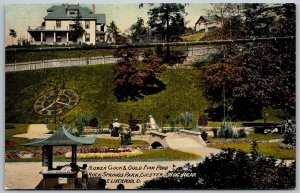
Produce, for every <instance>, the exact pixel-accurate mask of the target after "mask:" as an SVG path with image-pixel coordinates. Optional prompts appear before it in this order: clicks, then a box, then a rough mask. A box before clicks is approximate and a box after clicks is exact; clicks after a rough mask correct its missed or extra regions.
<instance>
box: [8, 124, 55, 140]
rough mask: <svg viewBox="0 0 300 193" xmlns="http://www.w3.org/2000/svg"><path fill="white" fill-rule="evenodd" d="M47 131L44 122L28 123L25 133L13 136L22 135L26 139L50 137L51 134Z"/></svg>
mask: <svg viewBox="0 0 300 193" xmlns="http://www.w3.org/2000/svg"><path fill="white" fill-rule="evenodd" d="M48 132H49V130H48V128H47V125H46V124H30V125H29V127H28V130H27V133H22V134H18V135H14V136H13V137H22V138H27V139H33V138H47V137H50V135H51V134H47V133H48Z"/></svg>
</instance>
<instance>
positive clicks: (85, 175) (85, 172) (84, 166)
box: [80, 164, 88, 189]
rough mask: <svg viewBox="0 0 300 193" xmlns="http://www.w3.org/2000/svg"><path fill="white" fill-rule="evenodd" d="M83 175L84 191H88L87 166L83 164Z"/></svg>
mask: <svg viewBox="0 0 300 193" xmlns="http://www.w3.org/2000/svg"><path fill="white" fill-rule="evenodd" d="M80 171H81V173H82V177H81V179H82V189H87V183H88V171H87V164H83V165H82V168H81V170H80Z"/></svg>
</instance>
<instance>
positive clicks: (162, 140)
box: [148, 129, 206, 149]
mask: <svg viewBox="0 0 300 193" xmlns="http://www.w3.org/2000/svg"><path fill="white" fill-rule="evenodd" d="M148 143H149V144H150V145H151V146H152V148H153V149H156V148H172V147H177V146H181V145H182V143H185V145H186V144H187V143H189V144H190V143H193V145H195V144H197V146H198V145H202V146H205V147H206V143H205V141H204V140H203V139H202V137H201V133H200V132H195V131H189V130H184V129H182V130H180V131H179V132H176V133H167V134H164V133H160V132H156V131H150V135H149V139H148Z"/></svg>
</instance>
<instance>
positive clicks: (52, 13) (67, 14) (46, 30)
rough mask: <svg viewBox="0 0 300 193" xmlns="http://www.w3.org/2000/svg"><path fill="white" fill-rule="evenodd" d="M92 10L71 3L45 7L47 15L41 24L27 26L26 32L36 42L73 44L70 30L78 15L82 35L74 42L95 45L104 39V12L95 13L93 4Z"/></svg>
mask: <svg viewBox="0 0 300 193" xmlns="http://www.w3.org/2000/svg"><path fill="white" fill-rule="evenodd" d="M92 7H93V8H92V10H91V9H89V8H87V7H81V6H79V4H78V5H73V4H62V5H55V6H52V7H50V8H49V9H47V13H48V14H47V15H46V16H45V17H44V22H42V25H41V26H38V27H30V26H28V30H27V31H28V33H29V34H30V35H31V36H32V38H33V39H34V41H35V43H36V44H47V45H55V44H58V45H61V44H73V43H74V42H73V41H72V40H71V37H70V32H71V30H72V27H73V26H74V24H75V20H76V17H77V16H78V15H79V16H80V19H78V17H77V19H78V20H79V22H80V23H81V26H82V27H83V29H84V30H85V33H84V35H83V36H82V37H79V38H78V39H77V42H75V43H86V44H89V45H95V44H96V43H100V42H103V41H104V39H105V28H106V27H105V23H106V18H105V14H96V13H95V5H93V6H92Z"/></svg>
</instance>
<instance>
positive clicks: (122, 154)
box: [65, 150, 143, 159]
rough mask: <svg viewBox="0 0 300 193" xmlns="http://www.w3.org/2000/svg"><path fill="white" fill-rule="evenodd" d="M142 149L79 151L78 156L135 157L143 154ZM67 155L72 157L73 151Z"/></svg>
mask: <svg viewBox="0 0 300 193" xmlns="http://www.w3.org/2000/svg"><path fill="white" fill-rule="evenodd" d="M142 154H143V152H142V151H141V150H134V151H123V152H122V151H121V152H118V153H116V152H101V153H78V154H77V157H78V158H80V159H103V158H124V157H135V156H139V155H142ZM65 157H67V158H69V157H71V152H68V153H66V154H65Z"/></svg>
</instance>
